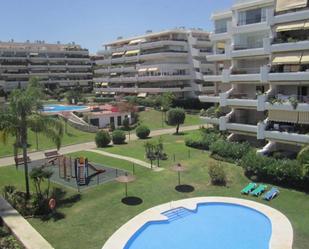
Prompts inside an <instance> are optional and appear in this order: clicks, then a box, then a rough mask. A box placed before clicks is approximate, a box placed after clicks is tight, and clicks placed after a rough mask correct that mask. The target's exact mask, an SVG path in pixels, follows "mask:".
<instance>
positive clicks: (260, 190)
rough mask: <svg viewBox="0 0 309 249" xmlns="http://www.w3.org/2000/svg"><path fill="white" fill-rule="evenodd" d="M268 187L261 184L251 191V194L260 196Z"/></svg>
mask: <svg viewBox="0 0 309 249" xmlns="http://www.w3.org/2000/svg"><path fill="white" fill-rule="evenodd" d="M266 188H267V186H266V185H264V184H260V185H259V186H258V187H257V188H256V189H255V190H253V191H252V192H250V195H254V196H260V195H261V194H262V193H263V192H264V191H265V190H266Z"/></svg>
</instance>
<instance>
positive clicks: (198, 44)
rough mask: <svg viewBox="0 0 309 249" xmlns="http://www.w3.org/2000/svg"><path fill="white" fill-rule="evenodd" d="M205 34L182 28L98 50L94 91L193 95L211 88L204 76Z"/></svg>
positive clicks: (208, 47) (208, 44)
mask: <svg viewBox="0 0 309 249" xmlns="http://www.w3.org/2000/svg"><path fill="white" fill-rule="evenodd" d="M211 49H212V45H211V42H210V40H209V33H207V32H205V31H202V30H198V29H192V30H186V29H183V28H178V29H173V30H167V31H162V32H157V33H153V32H147V33H146V34H145V35H141V36H138V37H132V38H128V39H123V38H121V39H118V40H116V41H114V42H111V43H109V44H106V45H105V50H103V51H99V52H98V59H97V60H96V70H95V71H94V72H95V76H94V83H95V85H96V89H95V91H96V92H100V91H101V92H108V93H114V94H116V95H122V96H123V95H139V96H146V95H149V94H160V93H164V92H173V93H174V94H175V95H176V96H177V97H196V96H197V95H198V94H199V93H200V92H202V91H204V92H211V91H213V90H214V89H213V84H212V83H205V81H204V76H207V75H210V74H213V70H214V67H213V65H212V63H209V62H207V60H206V55H208V54H211Z"/></svg>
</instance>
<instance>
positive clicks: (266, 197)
mask: <svg viewBox="0 0 309 249" xmlns="http://www.w3.org/2000/svg"><path fill="white" fill-rule="evenodd" d="M279 193H280V192H279V190H278V189H277V188H274V187H272V188H271V190H269V191H268V192H267V193H266V194H265V195H264V196H263V199H264V200H266V201H270V200H272V199H274V198H275V197H276V196H277V195H279Z"/></svg>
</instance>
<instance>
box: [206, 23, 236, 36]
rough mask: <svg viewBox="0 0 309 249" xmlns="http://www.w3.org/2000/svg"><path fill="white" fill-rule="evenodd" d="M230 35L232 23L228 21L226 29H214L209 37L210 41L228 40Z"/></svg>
mask: <svg viewBox="0 0 309 249" xmlns="http://www.w3.org/2000/svg"><path fill="white" fill-rule="evenodd" d="M231 34H232V21H228V22H227V24H226V27H223V28H219V29H216V30H215V32H214V33H211V34H210V35H209V38H210V40H211V41H222V40H230V39H231Z"/></svg>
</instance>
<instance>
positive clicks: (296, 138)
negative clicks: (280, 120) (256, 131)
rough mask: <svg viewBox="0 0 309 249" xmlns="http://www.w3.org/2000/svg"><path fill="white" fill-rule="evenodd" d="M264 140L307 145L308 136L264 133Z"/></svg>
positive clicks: (272, 132)
mask: <svg viewBox="0 0 309 249" xmlns="http://www.w3.org/2000/svg"><path fill="white" fill-rule="evenodd" d="M265 138H266V139H270V140H276V141H281V142H287V143H291V142H294V143H297V144H309V135H305V134H297V133H289V132H280V131H265Z"/></svg>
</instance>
